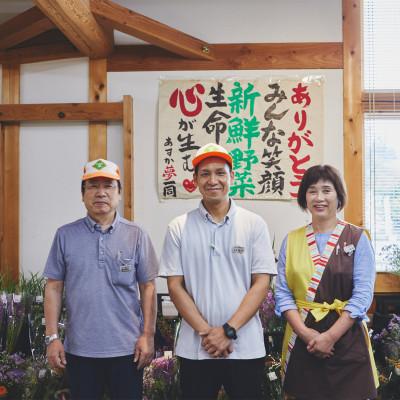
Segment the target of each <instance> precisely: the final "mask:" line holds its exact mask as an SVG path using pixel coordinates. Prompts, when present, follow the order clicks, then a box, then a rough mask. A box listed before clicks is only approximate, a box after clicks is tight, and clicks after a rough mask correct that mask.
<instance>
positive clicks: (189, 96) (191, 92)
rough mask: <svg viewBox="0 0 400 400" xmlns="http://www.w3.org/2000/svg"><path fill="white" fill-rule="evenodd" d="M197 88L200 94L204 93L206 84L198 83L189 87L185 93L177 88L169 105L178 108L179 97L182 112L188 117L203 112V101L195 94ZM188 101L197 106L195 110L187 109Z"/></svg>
mask: <svg viewBox="0 0 400 400" xmlns="http://www.w3.org/2000/svg"><path fill="white" fill-rule="evenodd" d="M195 90H196V91H197V92H198V93H199V94H204V92H205V89H204V86H203V85H201V84H200V83H197V84H196V85H194V86H193V87H191V88H190V89H187V90H186V91H185V95H183V93H182V90H180V89H175V90H174V91H173V93H172V94H171V96H170V98H169V105H170V106H171V107H172V108H176V106H177V105H178V99H179V108H180V109H181V111H182V114H183V115H185V116H186V117H194V116H195V115H197V114H199V113H200V112H201V109H202V107H203V103H202V102H201V99H200V97H198V96H196V95H195ZM187 103H189V104H194V105H195V108H194V109H193V110H189V109H187V108H186V104H187Z"/></svg>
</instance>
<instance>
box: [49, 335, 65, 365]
mask: <svg viewBox="0 0 400 400" xmlns="http://www.w3.org/2000/svg"><path fill="white" fill-rule="evenodd" d="M47 360H48V362H49V365H50V368H52V369H54V370H56V371H59V370H60V369H61V370H62V369H64V368H65V366H66V365H67V360H66V359H65V351H64V346H63V344H62V343H61V340H60V339H56V340H53V341H52V342H51V343H50V344H49V345H48V346H47Z"/></svg>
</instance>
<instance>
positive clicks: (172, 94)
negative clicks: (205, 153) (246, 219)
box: [158, 77, 324, 200]
mask: <svg viewBox="0 0 400 400" xmlns="http://www.w3.org/2000/svg"><path fill="white" fill-rule="evenodd" d="M323 110H324V108H323V79H322V78H321V77H302V78H297V79H295V78H285V79H268V78H265V79H260V78H258V79H254V80H249V79H233V78H232V79H222V80H221V79H219V80H216V79H207V80H161V81H160V94H159V121H158V136H159V137H158V188H159V197H160V198H161V199H175V198H185V199H187V198H193V197H198V193H197V191H196V190H195V187H194V184H193V172H194V170H193V166H192V159H193V157H194V155H195V154H196V152H197V150H198V149H199V148H200V147H201V146H203V145H204V144H206V143H211V142H213V143H218V144H220V145H222V146H223V147H225V148H226V149H227V150H228V151H229V153H230V154H231V156H232V158H233V169H234V172H235V178H234V181H233V182H232V185H231V192H230V195H231V196H232V197H233V198H238V199H268V200H289V199H293V198H296V197H297V191H298V187H299V184H300V181H301V178H302V176H303V174H304V172H305V171H306V169H307V168H309V167H310V166H312V165H315V164H320V163H322V153H323Z"/></svg>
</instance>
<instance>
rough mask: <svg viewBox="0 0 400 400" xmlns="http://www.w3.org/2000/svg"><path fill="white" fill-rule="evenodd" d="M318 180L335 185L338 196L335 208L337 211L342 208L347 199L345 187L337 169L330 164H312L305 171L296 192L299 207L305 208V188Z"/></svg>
mask: <svg viewBox="0 0 400 400" xmlns="http://www.w3.org/2000/svg"><path fill="white" fill-rule="evenodd" d="M319 180H323V181H328V182H331V183H332V185H333V186H334V187H335V190H336V194H337V198H338V207H337V209H338V210H339V211H340V210H342V209H343V207H344V206H345V204H346V199H347V195H346V189H345V188H344V184H343V181H342V178H341V177H340V174H339V171H338V170H337V169H336V168H334V167H332V166H330V165H314V166H312V167H310V168H309V169H308V170H307V171H306V172H305V174H304V175H303V179H302V180H301V183H300V187H299V192H298V194H297V204H298V205H299V206H300V208H301V209H303V210H307V200H306V193H307V190H308V188H309V187H310V186H311V185H314V184H315V183H317V182H318V181H319Z"/></svg>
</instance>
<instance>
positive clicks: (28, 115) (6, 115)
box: [0, 103, 123, 122]
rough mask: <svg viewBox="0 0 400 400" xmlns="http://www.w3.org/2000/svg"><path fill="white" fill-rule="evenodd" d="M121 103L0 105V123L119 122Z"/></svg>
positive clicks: (121, 113)
mask: <svg viewBox="0 0 400 400" xmlns="http://www.w3.org/2000/svg"><path fill="white" fill-rule="evenodd" d="M122 117H123V105H122V103H60V104H13V105H2V104H0V122H2V121H3V122H10V121H121V120H122Z"/></svg>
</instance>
